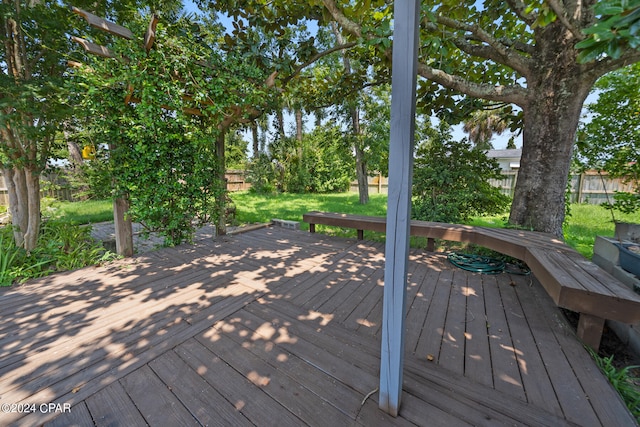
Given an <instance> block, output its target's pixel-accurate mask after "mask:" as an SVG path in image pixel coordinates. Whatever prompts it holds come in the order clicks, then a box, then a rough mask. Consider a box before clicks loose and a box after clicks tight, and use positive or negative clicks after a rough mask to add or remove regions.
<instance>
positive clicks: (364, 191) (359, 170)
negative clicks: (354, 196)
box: [356, 144, 369, 205]
mask: <svg viewBox="0 0 640 427" xmlns="http://www.w3.org/2000/svg"><path fill="white" fill-rule="evenodd" d="M364 158H365V154H364V153H363V151H362V148H361V147H360V144H356V176H357V177H358V194H359V196H360V197H359V202H360V204H362V205H366V204H367V203H369V172H368V171H367V163H366V162H365V161H364Z"/></svg>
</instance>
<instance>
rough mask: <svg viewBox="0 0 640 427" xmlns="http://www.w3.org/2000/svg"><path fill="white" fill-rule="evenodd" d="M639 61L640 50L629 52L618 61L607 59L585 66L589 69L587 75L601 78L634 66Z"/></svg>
mask: <svg viewBox="0 0 640 427" xmlns="http://www.w3.org/2000/svg"><path fill="white" fill-rule="evenodd" d="M638 61H640V50H635V49H634V50H628V51H627V52H626V53H625V54H623V55H622V56H620V58H618V59H611V58H607V59H604V60H601V61H599V62H595V63H593V64H585V66H587V67H588V71H587V73H589V74H591V75H595V76H596V77H601V76H604V75H605V74H607V73H609V72H611V71H615V70H617V69H619V68H622V67H626V66H627V65H631V64H634V63H636V62H638Z"/></svg>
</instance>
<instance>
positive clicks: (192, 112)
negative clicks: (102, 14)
mask: <svg viewBox="0 0 640 427" xmlns="http://www.w3.org/2000/svg"><path fill="white" fill-rule="evenodd" d="M74 12H76V13H77V14H79V15H80V16H83V17H84V18H85V19H86V20H87V22H88V23H89V24H90V25H91V26H93V27H95V28H97V29H98V30H99V31H97V32H95V33H94V35H93V36H94V37H95V40H94V41H95V43H94V42H92V41H89V40H86V39H81V38H77V37H76V38H74V41H76V42H78V43H79V44H81V45H82V46H83V48H84V50H85V52H87V53H89V55H86V56H85V57H84V58H81V60H79V61H72V62H70V65H72V66H73V68H74V70H75V72H74V73H73V78H72V79H71V84H73V85H77V86H78V87H79V88H81V89H82V90H81V91H79V93H80V95H79V98H78V102H79V103H80V104H81V105H82V107H83V108H82V109H81V111H83V112H84V117H83V119H84V120H83V122H84V125H83V126H85V127H87V128H88V129H90V130H91V131H90V134H91V135H92V139H93V143H94V145H95V146H96V147H98V148H100V147H109V149H108V150H105V149H98V156H97V159H96V160H95V161H94V163H100V164H101V167H102V169H103V171H104V173H103V175H102V177H103V179H104V185H105V186H111V187H112V191H113V196H114V200H115V204H114V214H115V217H116V227H117V228H118V229H117V230H116V231H117V233H116V234H117V235H118V236H119V239H118V240H119V241H120V243H119V245H118V246H119V247H118V252H119V253H121V254H123V255H130V254H131V253H132V249H133V248H132V244H131V229H130V222H129V221H130V220H131V219H134V220H136V221H140V222H142V223H143V224H144V225H145V226H146V227H147V229H148V230H149V231H160V232H162V233H164V235H165V239H166V243H168V244H176V243H179V242H181V241H184V240H188V239H189V238H190V237H191V235H192V233H193V231H194V227H195V226H197V225H198V224H199V223H201V222H215V223H216V225H217V229H218V233H220V234H224V232H225V215H224V211H225V200H226V194H225V193H226V187H225V183H224V163H225V162H224V137H225V134H226V132H227V131H228V130H229V129H230V128H232V127H233V126H234V125H237V124H239V123H246V122H249V121H252V120H254V119H255V118H256V117H258V116H260V115H261V114H262V109H260V108H257V107H256V106H263V108H264V107H266V106H268V105H269V104H270V99H272V98H273V97H274V95H275V94H277V91H275V90H274V79H275V76H276V73H271V74H270V75H268V76H267V75H266V73H265V72H263V71H262V70H261V69H260V68H259V67H257V66H256V65H255V64H253V63H252V61H251V59H250V58H247V57H244V56H241V55H234V54H233V53H228V52H227V53H225V52H223V51H222V50H221V49H218V48H217V46H218V41H219V40H223V39H222V37H221V30H220V29H219V28H218V27H216V26H215V25H214V26H211V25H208V26H206V27H204V26H200V25H198V24H197V23H194V22H191V21H189V20H187V19H185V18H181V19H178V20H176V21H175V22H172V23H171V24H170V25H166V26H163V25H160V26H158V22H159V21H158V17H157V16H156V15H153V16H152V17H151V18H150V20H149V21H147V22H143V21H142V20H140V21H138V22H133V23H132V24H131V28H132V30H130V29H128V28H125V27H122V26H119V25H117V24H115V23H112V22H109V21H107V20H104V19H102V18H99V17H97V16H95V15H92V14H90V13H88V12H86V11H83V10H80V9H74ZM145 26H146V29H145ZM136 34H144V37H142V36H138V37H136ZM112 36H116V37H112ZM136 39H137V40H136ZM101 41H103V42H102V43H101ZM103 43H109V48H106V47H105V46H104V45H103ZM125 210H128V212H127V213H126V214H125V212H124V211H125Z"/></svg>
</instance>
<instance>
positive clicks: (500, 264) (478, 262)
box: [447, 252, 531, 276]
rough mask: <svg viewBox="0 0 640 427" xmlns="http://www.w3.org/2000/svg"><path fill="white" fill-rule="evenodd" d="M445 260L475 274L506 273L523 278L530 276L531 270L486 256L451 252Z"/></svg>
mask: <svg viewBox="0 0 640 427" xmlns="http://www.w3.org/2000/svg"><path fill="white" fill-rule="evenodd" d="M447 259H448V260H449V262H450V263H451V264H453V265H455V266H456V267H458V268H461V269H463V270H466V271H472V272H475V273H483V274H500V273H503V272H507V273H510V274H519V275H523V276H527V275H529V274H531V270H529V268H527V267H526V266H522V265H519V264H512V263H509V264H507V263H505V262H504V261H502V260H500V259H497V258H492V257H488V256H482V255H473V254H463V253H459V252H451V253H449V254H448V255H447Z"/></svg>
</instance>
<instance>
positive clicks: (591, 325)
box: [578, 313, 604, 351]
mask: <svg viewBox="0 0 640 427" xmlns="http://www.w3.org/2000/svg"><path fill="white" fill-rule="evenodd" d="M603 329H604V319H602V318H600V317H597V316H592V315H590V314H584V313H580V320H579V321H578V338H580V339H581V340H582V342H583V343H584V344H586V345H588V346H589V347H591V348H592V349H593V350H595V351H598V348H599V347H600V339H601V338H602V330H603Z"/></svg>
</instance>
